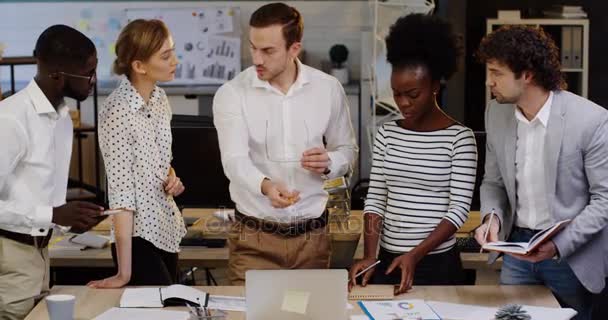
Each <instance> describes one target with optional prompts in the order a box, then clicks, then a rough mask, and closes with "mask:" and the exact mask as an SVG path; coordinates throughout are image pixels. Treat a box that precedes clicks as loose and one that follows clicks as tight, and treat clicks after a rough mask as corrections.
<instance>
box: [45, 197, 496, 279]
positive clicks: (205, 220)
mask: <svg viewBox="0 0 608 320" xmlns="http://www.w3.org/2000/svg"><path fill="white" fill-rule="evenodd" d="M217 210H218V209H184V210H183V213H182V214H183V215H184V217H193V218H198V221H197V222H196V223H195V224H194V225H193V226H191V227H190V228H188V234H189V235H193V236H201V237H204V238H207V239H225V238H226V228H227V224H226V223H224V222H222V221H221V220H220V219H218V218H217V217H215V216H213V212H215V211H217ZM479 219H480V218H479V212H476V211H474V212H471V215H470V216H469V220H467V222H466V223H465V224H464V225H463V227H462V228H461V229H460V230H459V234H460V235H465V236H466V235H467V234H468V232H469V231H471V230H472V229H473V228H475V227H476V226H477V225H479ZM110 227H111V217H108V219H106V220H104V221H103V222H101V223H100V224H99V225H98V226H97V227H95V228H94V229H93V230H94V231H97V232H99V233H102V234H107V233H108V232H109V230H110ZM329 227H330V234H331V237H332V240H333V242H334V249H335V251H340V252H334V256H333V257H332V258H334V261H335V262H337V266H338V267H345V264H348V261H349V260H350V259H351V257H352V258H353V259H361V258H363V212H362V211H361V210H353V211H352V212H351V214H350V216H348V217H347V218H338V217H334V218H332V219H331V220H330V224H329ZM49 256H50V259H51V267H112V266H113V265H114V264H113V262H112V256H111V254H110V249H109V248H107V247H106V248H104V249H87V250H84V251H67V250H61V251H58V250H54V249H53V247H52V246H51V248H50V250H49ZM461 257H462V260H463V265H464V267H465V268H468V269H479V268H488V266H487V264H486V261H487V254H485V253H482V254H478V253H462V254H461ZM179 260H180V266H183V267H199V268H216V267H226V266H227V265H228V248H227V247H225V248H205V247H182V251H181V252H180V254H179ZM337 260H341V262H340V261H337ZM490 268H493V269H497V268H500V263H498V264H495V265H493V266H491V267H490Z"/></svg>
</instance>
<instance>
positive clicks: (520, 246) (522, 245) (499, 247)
mask: <svg viewBox="0 0 608 320" xmlns="http://www.w3.org/2000/svg"><path fill="white" fill-rule="evenodd" d="M570 221H571V220H570V219H567V220H562V221H560V222H558V223H556V224H554V225H552V226H551V227H548V228H546V229H544V230H542V231H539V232H538V233H536V234H535V235H534V236H533V237H532V238H531V239H530V241H528V242H506V241H495V242H489V243H486V244H484V245H483V247H482V248H483V249H484V250H488V251H499V252H506V253H515V254H523V255H526V254H528V253H530V252H532V251H534V250H536V249H537V248H538V247H539V246H540V245H541V244H543V243H544V242H546V241H547V240H549V239H551V237H553V236H554V235H556V234H557V233H558V232H560V231H561V230H562V229H563V228H564V227H566V226H567V225H568V223H570Z"/></svg>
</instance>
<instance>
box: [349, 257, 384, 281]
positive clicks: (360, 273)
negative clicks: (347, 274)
mask: <svg viewBox="0 0 608 320" xmlns="http://www.w3.org/2000/svg"><path fill="white" fill-rule="evenodd" d="M378 263H380V260H378V261H376V262H374V263H372V264H371V265H370V266H368V267H367V268H365V269H363V270H361V271H359V273H357V274H356V275H355V279H356V278H357V277H358V276H360V275H362V274H364V273H365V272H366V271H367V270H369V269H371V268H373V267H375V266H376V265H377V264H378ZM350 280H351V279H349V281H350Z"/></svg>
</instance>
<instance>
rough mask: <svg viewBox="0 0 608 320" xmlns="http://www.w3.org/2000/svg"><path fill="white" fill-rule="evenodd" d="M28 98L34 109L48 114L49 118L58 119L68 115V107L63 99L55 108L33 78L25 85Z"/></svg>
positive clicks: (39, 112)
mask: <svg viewBox="0 0 608 320" xmlns="http://www.w3.org/2000/svg"><path fill="white" fill-rule="evenodd" d="M25 90H26V91H27V93H28V95H29V96H30V98H32V104H33V105H34V110H36V113H38V114H48V115H49V116H50V117H51V118H54V119H58V118H64V117H66V116H67V115H68V112H69V109H68V107H67V105H66V103H65V100H61V103H60V104H59V106H58V107H57V110H55V108H54V107H53V105H52V104H51V102H50V101H49V99H48V98H47V97H46V95H45V94H44V92H42V89H40V87H39V86H38V84H37V83H36V81H35V80H33V79H32V80H31V81H30V83H29V84H28V85H27V87H25Z"/></svg>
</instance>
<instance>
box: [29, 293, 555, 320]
mask: <svg viewBox="0 0 608 320" xmlns="http://www.w3.org/2000/svg"><path fill="white" fill-rule="evenodd" d="M197 288H199V289H201V290H203V291H206V292H208V293H210V294H217V295H229V296H244V295H245V288H244V287H197ZM122 291H123V289H91V288H88V287H84V286H75V287H69V286H55V287H53V289H51V293H52V294H72V295H75V296H76V306H75V310H74V320H81V319H92V318H94V317H96V316H97V315H99V314H101V313H103V312H104V311H106V310H108V309H109V308H112V307H117V306H118V305H119V301H120V295H121V294H122ZM395 299H425V300H438V301H444V302H452V303H462V304H474V305H482V306H501V305H504V304H507V303H518V304H527V305H534V306H543V307H555V308H558V307H559V304H558V303H557V301H556V300H555V298H554V297H553V294H551V292H550V291H549V290H548V289H547V288H545V287H543V286H452V287H450V286H435V287H431V286H427V287H424V286H421V287H415V288H413V289H412V290H411V291H410V292H408V293H406V294H402V295H399V296H397V297H395ZM350 303H351V304H352V305H353V306H354V309H353V310H352V311H351V312H350V314H351V315H355V314H363V312H362V311H361V309H360V308H359V306H358V305H357V304H356V303H355V302H354V301H350ZM167 309H182V308H167ZM25 319H26V320H46V319H48V311H47V309H46V303H45V302H44V300H43V301H41V302H40V303H39V304H38V305H37V306H36V307H35V308H34V310H32V312H31V313H30V314H29V315H28V316H27V317H26V318H25ZM237 319H239V320H240V319H243V320H244V319H245V314H244V313H243V312H228V318H227V320H237Z"/></svg>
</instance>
